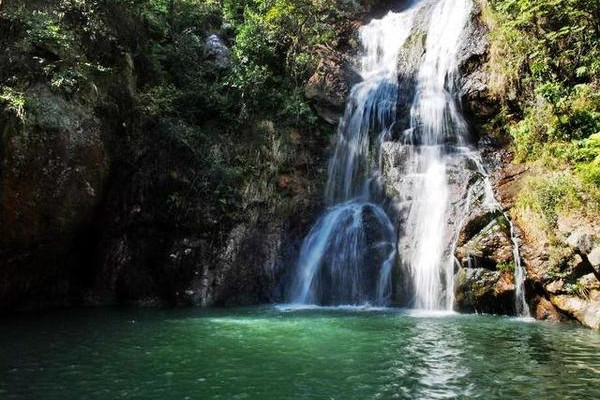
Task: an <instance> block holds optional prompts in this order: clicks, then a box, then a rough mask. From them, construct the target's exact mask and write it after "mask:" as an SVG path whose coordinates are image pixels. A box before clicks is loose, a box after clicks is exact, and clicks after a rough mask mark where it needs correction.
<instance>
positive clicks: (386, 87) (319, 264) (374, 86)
mask: <svg viewBox="0 0 600 400" xmlns="http://www.w3.org/2000/svg"><path fill="white" fill-rule="evenodd" d="M413 15H414V9H408V10H406V11H404V12H402V13H389V14H388V15H387V16H385V17H384V18H382V19H380V20H373V21H372V22H371V23H370V24H368V25H366V26H364V27H362V28H361V30H360V41H361V43H362V49H363V55H362V58H361V71H360V74H361V77H362V79H363V80H362V82H360V83H359V84H357V85H355V86H354V88H353V89H352V91H351V93H350V98H349V100H348V105H347V107H346V112H345V114H344V116H343V118H342V120H341V121H340V125H339V128H338V141H337V145H336V148H335V152H334V154H333V157H332V158H331V160H330V164H329V178H328V182H327V188H326V199H327V201H328V204H329V208H328V210H327V211H326V212H325V214H324V215H323V216H322V217H321V218H320V219H319V220H318V221H317V223H316V224H315V225H314V227H313V228H312V229H311V231H310V232H309V234H308V236H307V237H306V239H305V241H304V244H303V246H302V249H301V251H300V257H299V261H298V266H297V276H296V277H295V281H294V284H293V287H292V291H291V292H292V293H291V299H290V300H291V301H292V302H294V303H301V304H313V303H316V304H365V303H373V304H385V303H386V302H387V301H388V299H389V297H390V295H391V270H392V266H393V264H394V262H395V258H396V240H397V237H396V236H397V235H396V231H395V229H394V226H393V224H392V222H391V221H390V218H389V217H388V215H387V214H386V212H385V210H384V209H383V207H382V205H381V202H380V201H379V199H378V197H379V194H378V190H377V189H378V176H379V174H380V168H381V163H380V160H379V146H380V145H381V144H382V143H383V142H384V141H385V139H386V138H387V137H388V136H389V134H390V130H391V128H392V126H393V124H394V122H395V119H396V103H397V98H398V76H397V74H398V71H397V62H398V53H399V51H400V49H401V47H402V45H403V44H404V42H405V41H406V39H407V38H408V36H409V34H410V32H411V28H412V22H413Z"/></svg>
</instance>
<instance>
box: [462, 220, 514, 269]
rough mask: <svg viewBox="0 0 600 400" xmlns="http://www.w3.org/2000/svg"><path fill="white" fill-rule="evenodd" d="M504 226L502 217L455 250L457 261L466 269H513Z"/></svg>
mask: <svg viewBox="0 0 600 400" xmlns="http://www.w3.org/2000/svg"><path fill="white" fill-rule="evenodd" d="M506 224H507V222H506V221H504V220H503V217H499V218H496V219H494V220H493V221H492V222H490V223H489V224H488V225H486V226H485V227H484V228H483V229H481V231H479V232H478V233H477V234H476V235H475V236H473V237H472V238H471V239H470V240H469V241H468V242H466V243H465V244H464V245H462V246H461V247H459V248H458V249H457V250H456V252H455V255H456V257H457V259H458V260H459V261H460V262H461V264H462V265H463V266H466V267H475V268H486V269H490V270H495V269H496V268H498V266H499V265H504V266H509V265H512V269H514V261H513V244H512V242H511V238H510V232H509V231H508V227H507V226H506Z"/></svg>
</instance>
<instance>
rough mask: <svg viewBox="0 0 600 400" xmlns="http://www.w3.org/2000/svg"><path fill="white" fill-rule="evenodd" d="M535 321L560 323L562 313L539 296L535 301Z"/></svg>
mask: <svg viewBox="0 0 600 400" xmlns="http://www.w3.org/2000/svg"><path fill="white" fill-rule="evenodd" d="M534 310H535V313H534V315H535V319H538V320H543V321H552V322H560V321H561V317H560V313H559V312H558V311H557V310H556V308H555V307H554V305H552V303H551V302H550V301H549V300H548V299H546V298H545V297H541V296H538V297H537V298H536V299H535V300H534Z"/></svg>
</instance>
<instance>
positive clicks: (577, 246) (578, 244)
mask: <svg viewBox="0 0 600 400" xmlns="http://www.w3.org/2000/svg"><path fill="white" fill-rule="evenodd" d="M567 244H568V245H569V246H570V247H571V248H573V249H574V250H577V251H580V252H582V253H583V254H589V253H590V252H591V251H592V249H593V247H594V236H592V235H590V234H588V233H584V232H581V231H575V232H573V233H571V235H570V236H569V238H568V239H567Z"/></svg>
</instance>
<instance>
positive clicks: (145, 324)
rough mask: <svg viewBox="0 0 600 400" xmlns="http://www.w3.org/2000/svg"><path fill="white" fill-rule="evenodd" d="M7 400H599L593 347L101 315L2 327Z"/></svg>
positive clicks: (510, 322)
mask: <svg viewBox="0 0 600 400" xmlns="http://www.w3.org/2000/svg"><path fill="white" fill-rule="evenodd" d="M0 343H1V347H0V398H2V399H46V400H54V399H69V400H72V399H161V400H164V399H226V400H230V399H256V400H259V399H260V400H269V399H273V400H284V399H340V400H353V399H357V400H359V399H360V400H366V399H432V398H461V399H464V398H481V399H486V400H489V399H508V398H515V399H529V398H531V399H534V398H543V399H597V398H600V335H598V333H597V332H594V331H591V330H587V329H584V328H581V327H578V326H575V325H568V324H567V325H552V324H549V323H541V322H531V321H528V320H523V319H518V318H508V317H495V316H478V315H459V314H452V313H437V314H435V313H421V312H415V311H411V310H402V309H386V308H367V307H363V308H361V307H358V308H356V307H338V308H310V307H288V306H270V307H256V308H242V309H217V310H193V309H189V310H122V309H98V310H81V311H72V310H71V311H64V312H53V313H49V314H46V315H42V316H39V315H28V316H17V317H10V318H4V319H3V323H2V329H1V330H0Z"/></svg>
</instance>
